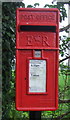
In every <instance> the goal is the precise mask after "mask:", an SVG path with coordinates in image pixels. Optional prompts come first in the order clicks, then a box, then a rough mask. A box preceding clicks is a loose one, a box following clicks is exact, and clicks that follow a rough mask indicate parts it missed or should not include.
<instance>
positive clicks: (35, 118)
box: [29, 111, 41, 120]
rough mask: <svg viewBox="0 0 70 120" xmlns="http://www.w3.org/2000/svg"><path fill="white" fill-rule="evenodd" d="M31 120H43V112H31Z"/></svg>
mask: <svg viewBox="0 0 70 120" xmlns="http://www.w3.org/2000/svg"><path fill="white" fill-rule="evenodd" d="M29 116H30V118H29V120H41V111H30V112H29Z"/></svg>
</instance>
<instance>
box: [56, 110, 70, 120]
mask: <svg viewBox="0 0 70 120" xmlns="http://www.w3.org/2000/svg"><path fill="white" fill-rule="evenodd" d="M68 114H70V111H68V112H66V113H63V114H62V115H60V116H58V117H57V118H56V119H58V120H59V119H62V118H63V117H64V116H66V115H68Z"/></svg>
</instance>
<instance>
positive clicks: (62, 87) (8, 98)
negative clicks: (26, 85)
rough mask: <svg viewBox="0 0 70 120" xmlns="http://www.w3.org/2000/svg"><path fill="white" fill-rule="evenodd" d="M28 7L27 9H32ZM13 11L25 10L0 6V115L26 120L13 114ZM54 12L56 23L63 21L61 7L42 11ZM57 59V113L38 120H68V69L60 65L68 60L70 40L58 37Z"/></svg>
mask: <svg viewBox="0 0 70 120" xmlns="http://www.w3.org/2000/svg"><path fill="white" fill-rule="evenodd" d="M37 5H38V6H39V3H35V4H34V6H32V5H28V6H27V7H36V6H37ZM17 7H25V4H24V3H22V2H21V3H20V2H14V3H13V2H6V3H5V2H4V3H2V34H3V41H2V45H3V55H2V58H3V68H2V69H3V81H2V86H3V96H2V97H3V113H2V120H8V118H9V119H12V120H18V119H19V120H22V119H23V118H24V120H26V119H28V118H29V112H23V111H16V110H15V70H14V66H15V16H16V15H15V14H16V8H17ZM47 7H49V8H58V9H59V10H60V12H61V14H60V22H62V21H63V20H65V17H67V14H66V10H65V7H64V5H62V4H58V5H48V4H46V5H44V8H47ZM68 29H69V26H66V27H64V28H61V29H60V32H63V31H66V32H68ZM60 41H61V42H60V43H61V44H60V55H61V56H62V57H64V56H65V58H63V59H62V60H60V70H59V109H58V110H57V111H43V112H42V118H49V119H50V120H51V119H52V120H53V118H55V119H58V120H59V119H63V118H65V119H67V120H68V119H70V99H69V98H70V68H69V66H68V65H64V61H65V60H66V59H68V58H69V57H70V56H69V55H68V53H67V52H66V51H67V50H69V41H70V38H67V37H66V36H61V37H60Z"/></svg>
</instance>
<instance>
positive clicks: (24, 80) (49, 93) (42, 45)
mask: <svg viewBox="0 0 70 120" xmlns="http://www.w3.org/2000/svg"><path fill="white" fill-rule="evenodd" d="M58 13H59V12H58V10H57V9H29V8H25V9H24V8H20V9H18V10H17V24H16V109H17V110H21V111H32V110H33V111H43V110H45V111H46V110H56V109H57V108H58V53H59V51H58V50H59V44H58V22H59V20H58V18H59V17H58V16H59V15H58Z"/></svg>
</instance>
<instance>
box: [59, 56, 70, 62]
mask: <svg viewBox="0 0 70 120" xmlns="http://www.w3.org/2000/svg"><path fill="white" fill-rule="evenodd" d="M69 58H70V56H68V57H66V58H64V59H62V60H60V61H59V63H61V62H63V61H65V60H67V59H69Z"/></svg>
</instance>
